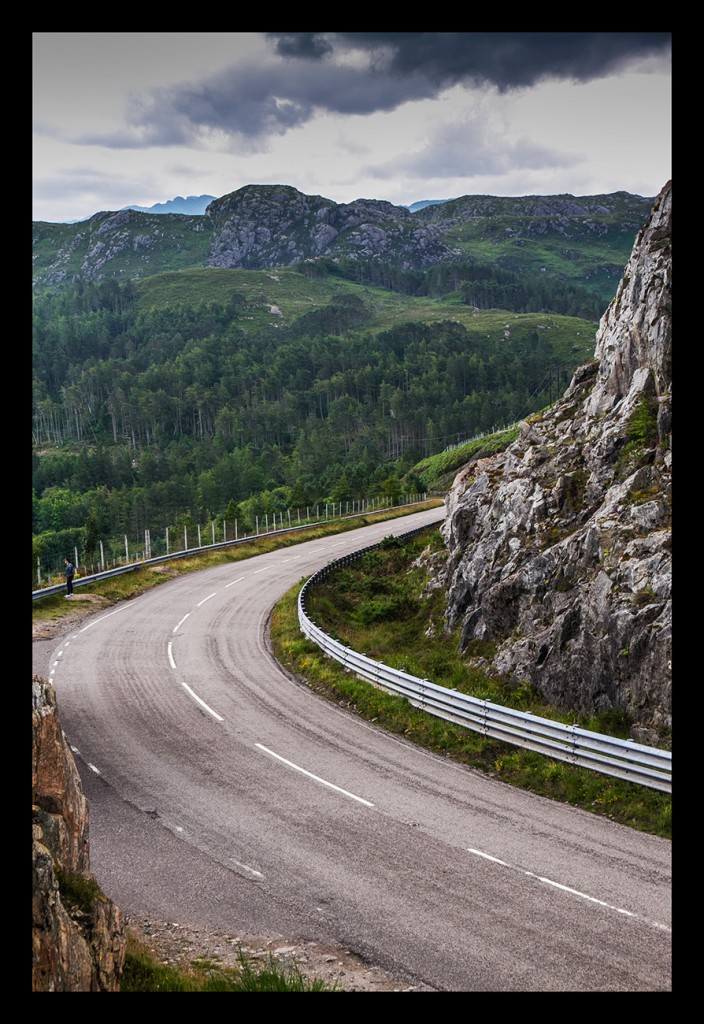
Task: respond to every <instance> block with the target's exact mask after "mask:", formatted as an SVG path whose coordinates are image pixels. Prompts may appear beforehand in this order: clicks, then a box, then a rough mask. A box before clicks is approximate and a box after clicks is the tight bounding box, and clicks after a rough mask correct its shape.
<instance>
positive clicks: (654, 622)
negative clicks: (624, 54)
mask: <svg viewBox="0 0 704 1024" xmlns="http://www.w3.org/2000/svg"><path fill="white" fill-rule="evenodd" d="M448 205H449V204H448ZM671 208H672V186H671V182H668V184H667V185H666V186H665V187H664V188H663V189H662V191H661V193H660V194H659V195H658V196H657V198H656V200H655V202H654V205H653V207H652V211H651V215H650V218H649V220H648V221H647V223H646V224H645V226H644V227H643V228H642V230H641V231H640V232H639V233H638V235H637V237H636V240H635V245H634V246H633V250H632V253H631V257H630V260H629V261H628V263H627V265H626V268H625V272H624V274H623V277H622V280H621V283H620V285H619V287H618V290H617V292H616V296H615V298H614V299H613V301H612V302H611V304H610V306H609V308H608V309H607V311H606V313H605V314H604V316H603V317H602V320H601V323H600V326H599V331H598V333H597V338H596V350H595V356H594V360H593V361H592V362H590V363H587V364H586V365H584V366H582V367H580V368H579V369H578V370H577V371H576V373H575V374H574V376H573V378H572V381H571V383H570V385H569V387H568V389H567V391H566V392H565V394H564V396H563V397H562V399H561V401H559V402H558V403H557V404H556V405H554V406H553V407H551V408H550V410H549V411H548V412H546V413H545V414H543V415H540V416H538V417H534V418H533V419H531V420H529V421H527V422H525V423H524V424H523V425H522V428H521V432H520V435H519V437H518V439H517V440H516V441H515V442H513V443H512V444H511V445H510V446H509V447H508V448H507V449H506V450H505V451H504V452H502V453H501V454H499V455H496V456H494V457H493V458H489V459H484V460H479V461H477V462H472V463H470V464H469V465H467V466H466V467H464V468H463V470H462V471H461V472H460V473H459V474H458V476H457V477H456V479H455V481H454V484H453V487H452V489H451V491H450V493H449V495H448V499H447V508H448V511H447V518H446V521H445V523H444V525H443V530H444V536H445V540H446V543H447V547H448V549H449V559H448V563H447V567H446V570H445V576H444V578H443V579H442V581H441V582H442V584H443V585H444V586H446V588H447V592H448V621H449V623H450V624H452V625H456V624H457V623H461V627H462V647H463V649H464V650H465V651H466V652H467V655H468V657H469V658H470V659H471V660H472V661H475V662H476V663H478V664H480V665H482V666H483V667H484V668H486V669H488V670H489V671H490V672H491V673H494V674H499V675H502V676H505V677H506V678H508V679H509V680H511V681H513V682H514V683H515V684H516V686H519V685H524V684H526V683H527V684H530V685H531V686H532V687H534V688H535V690H536V691H538V692H539V693H540V694H542V695H543V696H544V697H545V699H546V700H547V701H548V702H550V703H551V704H553V705H557V706H561V707H563V708H566V709H573V710H578V711H580V712H584V713H586V714H590V713H594V712H607V711H611V710H613V711H616V712H622V713H624V714H625V715H626V716H628V718H629V720H630V721H631V722H632V723H633V729H632V735H633V737H634V738H635V739H637V740H639V741H640V742H645V743H651V744H666V743H667V742H668V739H669V735H670V729H671V697H672V673H671V657H672V652H671V647H672V622H671V617H672V606H671V588H672V555H671V510H672V502H671V488H672V426H671V424H672V372H671V363H672V322H671ZM440 209H441V210H442V209H444V207H443V208H440Z"/></svg>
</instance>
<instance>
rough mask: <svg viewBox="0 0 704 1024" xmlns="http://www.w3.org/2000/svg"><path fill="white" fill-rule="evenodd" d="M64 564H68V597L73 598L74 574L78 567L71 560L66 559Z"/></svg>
mask: <svg viewBox="0 0 704 1024" xmlns="http://www.w3.org/2000/svg"><path fill="white" fill-rule="evenodd" d="M64 562H65V563H66V597H71V595H72V594H73V574H74V573H75V571H76V566H75V565H74V564H73V562H72V561H71V559H70V558H64Z"/></svg>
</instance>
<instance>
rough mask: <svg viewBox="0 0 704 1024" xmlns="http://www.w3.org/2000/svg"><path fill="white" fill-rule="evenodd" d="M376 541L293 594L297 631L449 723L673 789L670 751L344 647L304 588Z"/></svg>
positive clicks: (350, 667)
mask: <svg viewBox="0 0 704 1024" xmlns="http://www.w3.org/2000/svg"><path fill="white" fill-rule="evenodd" d="M426 529H427V526H423V527H419V528H418V529H416V530H412V531H409V532H408V533H405V534H401V535H399V536H398V537H397V539H399V540H409V539H410V538H411V537H414V536H415V535H416V534H418V533H421V532H423V530H426ZM382 543H383V542H382ZM379 546H380V545H379V544H372V545H370V546H369V547H366V548H362V549H361V550H359V551H356V552H353V553H352V554H350V555H346V556H344V557H343V558H340V559H337V560H336V561H334V562H330V563H329V564H328V565H326V566H324V568H322V569H320V570H319V571H318V572H317V573H315V574H314V575H313V576H311V577H310V579H309V580H307V581H306V583H305V584H304V585H303V587H302V589H301V591H300V594H299V595H298V621H299V624H300V627H301V631H302V633H304V635H305V636H306V637H307V638H308V639H309V640H312V641H313V643H315V644H317V645H318V646H319V647H320V648H321V649H322V650H323V651H324V653H325V654H327V655H328V656H329V657H331V658H334V659H335V660H336V661H339V662H340V664H341V665H343V666H344V667H345V668H346V669H348V670H349V671H350V672H354V673H356V674H357V675H358V676H361V677H362V678H363V679H366V680H368V681H369V682H370V683H373V684H374V686H378V687H379V688H380V689H382V690H386V691H387V692H389V693H393V694H396V695H398V696H401V697H405V698H406V699H407V700H408V702H409V703H410V704H412V705H413V706H414V707H417V708H420V709H421V710H422V711H427V712H428V713H429V714H431V715H435V716H436V717H438V718H443V719H445V720H446V721H448V722H454V723H455V724H457V725H461V726H464V727H465V728H467V729H471V730H472V731H474V732H478V733H481V734H482V735H484V736H492V737H493V738H495V739H498V740H503V741H504V742H506V743H512V744H514V745H515V746H519V747H525V748H526V749H528V750H534V751H537V752H538V753H540V754H545V755H547V756H548V757H552V758H555V759H557V760H560V761H567V762H569V763H570V764H574V765H578V766H580V767H583V768H588V769H591V770H592V771H596V772H600V773H602V774H604V775H610V776H612V777H614V778H619V779H626V780H627V781H629V782H636V783H639V784H640V785H642V786H647V787H648V788H650V789H658V790H660V791H662V792H664V793H671V792H672V753H671V751H667V750H660V749H658V748H657V747H648V746H646V745H645V744H642V743H635V742H634V741H633V740H622V739H618V738H616V737H614V736H605V735H602V734H601V733H596V732H590V731H589V730H587V729H581V728H579V727H578V726H576V725H565V724H563V723H561V722H553V721H551V720H550V719H547V718H539V717H538V716H536V715H532V714H530V712H524V711H516V710H514V709H513V708H506V707H502V706H501V705H500V704H492V703H491V701H488V700H478V699H477V698H476V697H470V696H469V695H468V694H464V693H459V692H458V691H457V690H450V689H448V688H447V687H445V686H439V685H437V684H436V683H431V682H429V681H428V680H427V679H418V678H417V677H416V676H412V675H409V674H408V673H406V672H401V671H399V670H398V669H394V668H390V667H389V666H388V665H384V664H382V663H381V662H378V661H372V659H371V658H367V657H366V655H364V654H359V653H357V651H353V650H352V649H351V648H349V647H345V646H344V645H343V644H341V643H338V642H337V641H336V640H333V639H332V637H330V636H328V635H327V634H326V633H324V632H323V630H322V629H320V628H319V627H318V626H316V624H315V623H314V622H312V621H311V620H310V619H309V618H308V616H307V614H306V611H305V601H306V596H307V594H308V592H309V590H310V589H311V587H314V586H315V585H316V583H319V582H321V581H322V580H324V579H325V578H326V577H327V576H329V575H330V573H331V572H333V571H334V570H335V569H337V568H339V567H341V566H344V565H347V564H349V563H350V562H351V561H353V560H354V559H356V558H360V557H361V556H362V555H363V554H365V553H366V552H367V551H371V550H373V549H374V548H378V547H379Z"/></svg>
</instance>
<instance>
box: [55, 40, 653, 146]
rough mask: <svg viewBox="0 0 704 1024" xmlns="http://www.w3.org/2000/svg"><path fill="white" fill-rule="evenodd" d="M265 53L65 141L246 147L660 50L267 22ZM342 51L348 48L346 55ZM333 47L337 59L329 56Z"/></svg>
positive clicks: (616, 65)
mask: <svg viewBox="0 0 704 1024" xmlns="http://www.w3.org/2000/svg"><path fill="white" fill-rule="evenodd" d="M263 35H264V36H266V37H267V38H268V40H269V42H270V43H272V46H273V52H272V55H271V56H270V57H269V58H268V59H266V60H258V61H255V60H254V59H253V58H251V59H245V60H241V61H239V62H238V63H237V64H234V65H233V66H232V67H230V68H226V69H225V70H223V71H221V72H218V73H217V74H214V75H211V76H210V77H208V78H206V79H203V80H202V81H200V82H195V83H193V82H186V83H182V84H180V85H176V86H172V87H169V88H159V89H153V90H151V91H150V92H148V93H145V94H143V95H142V96H140V97H139V98H137V99H135V100H134V101H133V102H132V105H131V107H130V109H129V111H128V125H127V128H126V129H125V130H124V131H122V132H121V133H119V134H117V133H115V134H111V135H100V136H98V135H91V136H87V135H86V136H83V137H82V138H80V139H74V141H78V142H81V143H83V144H99V145H102V146H109V147H115V148H130V147H146V146H177V145H186V146H187V145H194V144H198V142H199V141H204V140H207V139H209V138H210V139H212V138H217V136H218V135H220V136H222V137H224V138H229V140H230V143H229V144H230V146H231V148H233V149H235V150H239V151H240V152H254V151H256V150H262V149H265V148H266V140H267V137H269V136H274V135H284V134H285V133H286V132H287V131H289V130H290V129H292V128H295V127H297V126H299V125H303V124H305V123H306V122H308V121H310V120H311V119H312V118H313V117H314V115H315V114H316V113H319V112H325V113H333V114H341V115H365V114H372V113H375V112H377V111H392V110H395V109H396V108H397V107H399V106H401V105H402V104H403V103H407V102H410V101H413V100H423V99H430V98H434V97H436V96H437V95H438V94H439V93H440V92H441V91H442V90H443V89H446V88H448V87H450V86H452V85H456V84H458V83H464V84H467V85H475V86H483V87H495V88H497V89H499V90H500V91H506V90H509V89H516V88H521V87H527V86H531V85H534V84H535V83H537V82H538V81H540V80H543V79H547V78H561V79H569V80H574V81H582V82H583V81H589V80H590V79H594V78H599V77H602V76H604V75H607V74H610V73H613V72H615V71H617V70H619V69H621V68H623V67H625V66H626V64H628V63H629V62H632V61H633V60H635V59H638V58H644V57H650V56H657V55H662V56H664V55H665V54H666V53H668V52H669V47H670V34H669V33H666V32H641V33H638V32H613V33H611V32H400V33H396V32H337V33H325V32H268V33H264V34H263ZM351 51H354V52H353V54H352V59H351V60H350V59H348V58H349V57H350V53H351ZM338 55H339V56H342V57H344V58H345V59H343V60H337V57H338Z"/></svg>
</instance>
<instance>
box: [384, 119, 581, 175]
mask: <svg viewBox="0 0 704 1024" xmlns="http://www.w3.org/2000/svg"><path fill="white" fill-rule="evenodd" d="M578 163H580V158H579V157H575V156H573V155H570V154H565V153H559V152H558V151H557V150H555V149H551V148H549V147H546V146H539V145H536V144H535V143H533V142H531V141H530V140H528V139H517V140H516V141H515V142H509V141H507V140H506V139H505V138H504V137H503V136H497V135H495V134H494V133H492V131H491V128H490V127H488V126H486V125H482V124H481V123H480V122H468V123H461V124H459V123H454V124H446V125H443V126H442V127H441V128H438V129H437V130H436V131H435V132H434V133H433V136H432V138H430V139H428V142H427V145H426V146H425V147H424V148H423V149H422V150H421V151H420V152H418V153H415V154H409V155H408V156H406V157H399V158H398V159H396V160H394V161H393V162H390V163H388V164H386V165H381V166H377V167H374V168H367V173H368V174H370V175H371V176H372V177H376V178H382V179H385V178H392V177H394V176H396V175H397V174H398V173H399V172H400V173H402V174H404V175H406V176H407V177H411V178H418V179H420V180H425V179H428V178H436V179H437V178H458V177H459V178H473V177H478V176H481V175H489V174H491V175H505V174H509V173H511V172H512V171H514V170H516V169H521V170H523V171H526V170H529V171H533V170H541V169H545V168H550V169H556V168H560V167H571V166H574V165H575V164H578Z"/></svg>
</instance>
